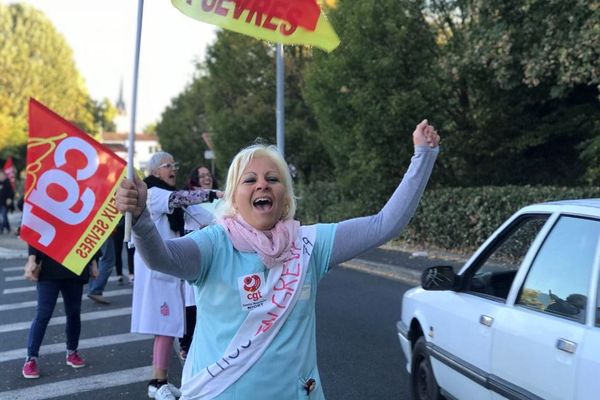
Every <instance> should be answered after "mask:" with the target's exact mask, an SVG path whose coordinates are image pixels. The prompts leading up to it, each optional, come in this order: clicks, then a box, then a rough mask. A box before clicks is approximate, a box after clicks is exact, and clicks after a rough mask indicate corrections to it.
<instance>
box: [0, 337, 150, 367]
mask: <svg viewBox="0 0 600 400" xmlns="http://www.w3.org/2000/svg"><path fill="white" fill-rule="evenodd" d="M151 339H153V336H148V335H140V334H137V333H122V334H119V335H112V336H100V337H94V338H89V339H82V340H80V341H79V347H78V348H77V349H78V350H83V349H94V348H97V347H102V346H115V345H118V344H123V343H133V342H139V341H142V340H151ZM64 352H65V344H64V343H56V344H49V345H45V346H42V347H41V348H40V354H42V355H44V356H46V355H49V354H57V353H64ZM26 355H27V348H22V349H16V350H9V351H4V352H1V353H0V362H5V361H12V360H18V359H21V358H22V359H25V356H26Z"/></svg>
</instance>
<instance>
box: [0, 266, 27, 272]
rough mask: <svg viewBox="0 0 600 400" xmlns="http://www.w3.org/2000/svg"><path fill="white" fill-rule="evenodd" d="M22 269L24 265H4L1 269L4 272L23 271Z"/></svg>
mask: <svg viewBox="0 0 600 400" xmlns="http://www.w3.org/2000/svg"><path fill="white" fill-rule="evenodd" d="M24 269H25V266H24V265H21V266H18V267H4V268H2V271H4V272H15V271H19V272H23V270H24Z"/></svg>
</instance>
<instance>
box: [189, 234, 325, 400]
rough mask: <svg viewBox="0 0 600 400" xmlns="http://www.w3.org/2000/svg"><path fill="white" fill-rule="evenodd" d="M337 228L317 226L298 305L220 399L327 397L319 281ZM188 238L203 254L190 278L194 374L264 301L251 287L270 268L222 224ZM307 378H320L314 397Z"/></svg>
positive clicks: (216, 356) (217, 356)
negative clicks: (319, 342) (319, 335)
mask: <svg viewBox="0 0 600 400" xmlns="http://www.w3.org/2000/svg"><path fill="white" fill-rule="evenodd" d="M336 226H337V224H318V225H316V228H317V229H316V239H315V242H316V243H315V244H314V248H313V252H312V255H311V257H310V261H309V267H308V269H307V274H306V278H305V281H304V285H303V287H302V291H301V292H300V293H299V294H298V295H299V296H300V297H299V298H298V302H297V303H296V306H295V307H294V309H293V310H292V312H291V314H290V315H289V317H288V319H287V320H286V322H285V323H284V325H283V326H282V327H281V330H280V331H279V333H277V336H276V337H275V338H274V340H273V342H272V343H271V344H270V345H269V347H268V348H267V349H266V350H265V352H264V353H263V355H262V356H261V358H260V359H259V360H258V361H257V362H256V363H255V364H254V365H253V366H252V367H251V368H250V369H249V370H248V371H247V372H246V373H245V374H244V375H242V377H241V378H240V379H238V380H237V381H236V382H235V383H234V384H233V385H231V386H230V387H229V388H227V389H226V390H225V391H224V392H223V393H221V394H220V395H219V396H218V397H216V398H217V399H219V400H234V399H235V400H241V399H244V400H247V399H267V400H270V399H272V400H281V399H286V400H287V399H324V398H325V396H324V394H323V389H322V387H321V379H320V377H319V371H318V369H317V346H316V330H315V328H316V325H315V303H316V295H317V284H318V282H319V281H320V280H321V278H323V276H324V275H325V273H327V271H328V266H329V260H330V258H331V252H332V248H333V240H334V235H335V230H336ZM188 237H190V238H192V239H193V240H194V241H195V242H196V244H197V245H198V247H199V248H200V254H201V255H202V256H201V257H202V261H201V268H200V270H201V273H200V276H199V278H198V279H197V280H196V281H195V282H190V283H192V285H193V287H194V291H195V295H196V305H197V312H198V318H197V322H196V328H195V331H194V339H193V343H192V347H191V349H190V351H189V353H188V358H187V361H186V362H192V363H193V364H192V374H193V375H195V374H197V373H198V372H199V371H201V370H202V369H203V368H205V367H207V366H208V365H210V364H212V363H214V362H215V361H217V360H218V359H220V358H221V357H222V356H223V353H224V352H225V349H226V348H227V346H228V345H229V343H230V341H231V339H232V338H233V336H234V335H235V333H236V332H237V330H238V328H239V326H240V325H241V324H242V322H243V321H244V320H245V319H246V316H247V314H248V312H249V309H251V308H252V307H253V305H256V304H257V302H260V301H261V298H260V294H259V293H257V292H260V290H255V291H252V289H255V288H254V287H253V285H256V284H257V282H258V280H260V281H261V282H266V279H267V276H268V272H269V270H268V269H267V268H266V267H265V266H264V265H263V263H262V262H261V260H260V258H259V257H258V255H257V254H256V253H245V252H239V251H237V250H235V249H234V248H233V245H232V244H231V241H230V240H229V238H228V237H227V234H226V233H225V231H224V230H223V227H222V226H221V225H213V226H209V227H207V228H205V229H202V230H200V231H195V232H193V233H190V234H189V235H188ZM244 285H245V286H244ZM246 289H248V290H246ZM309 379H314V380H315V382H316V388H315V389H314V390H313V391H312V392H311V393H310V396H309V395H308V394H307V391H306V389H305V384H306V381H307V380H309Z"/></svg>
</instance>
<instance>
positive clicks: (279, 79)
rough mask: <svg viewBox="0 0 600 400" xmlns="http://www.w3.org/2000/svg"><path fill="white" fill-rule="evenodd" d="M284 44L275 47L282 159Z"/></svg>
mask: <svg viewBox="0 0 600 400" xmlns="http://www.w3.org/2000/svg"><path fill="white" fill-rule="evenodd" d="M283 55H284V53H283V44H281V43H277V44H276V45H275V58H276V60H277V62H276V65H277V69H276V84H277V103H276V104H277V105H276V113H275V116H276V120H277V121H276V123H277V131H276V133H277V150H278V151H279V154H281V157H283V158H285V124H284V122H285V113H284V97H283V93H284V91H283V89H284V85H285V83H284V79H283V78H284V72H285V64H284V63H283Z"/></svg>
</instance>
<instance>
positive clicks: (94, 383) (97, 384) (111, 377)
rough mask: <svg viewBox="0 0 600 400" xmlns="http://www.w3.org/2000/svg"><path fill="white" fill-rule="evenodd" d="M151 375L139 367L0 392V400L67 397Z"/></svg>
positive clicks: (131, 381) (136, 380) (143, 379)
mask: <svg viewBox="0 0 600 400" xmlns="http://www.w3.org/2000/svg"><path fill="white" fill-rule="evenodd" d="M151 375H152V367H151V366H148V367H140V368H133V369H126V370H123V371H116V372H111V373H108V374H101V375H92V376H88V377H85V378H78V379H69V380H66V381H60V382H54V383H49V384H46V385H37V386H33V387H29V388H24V389H15V390H11V391H8V392H0V399H10V400H45V399H53V398H56V397H60V396H69V395H73V394H76V393H81V392H89V391H92V390H99V389H106V388H113V387H115V386H123V385H130V384H132V383H137V382H142V381H146V380H148V377H149V376H151Z"/></svg>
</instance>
